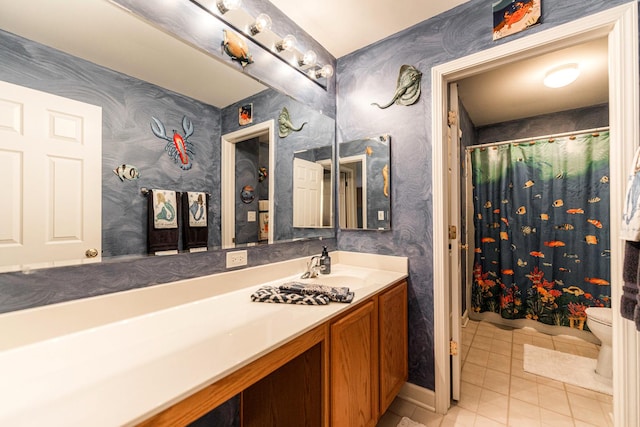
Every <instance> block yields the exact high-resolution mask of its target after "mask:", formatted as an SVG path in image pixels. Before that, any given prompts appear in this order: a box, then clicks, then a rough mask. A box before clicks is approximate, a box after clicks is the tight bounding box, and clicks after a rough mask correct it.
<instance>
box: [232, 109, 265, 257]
mask: <svg viewBox="0 0 640 427" xmlns="http://www.w3.org/2000/svg"><path fill="white" fill-rule="evenodd" d="M274 129H275V122H274V121H273V120H268V121H266V122H263V123H259V124H256V125H253V126H249V127H246V128H243V129H240V130H237V131H235V132H231V133H228V134H225V135H222V137H221V143H222V154H221V160H222V167H221V171H220V183H221V187H222V188H221V210H220V213H221V228H222V247H223V248H225V249H226V248H234V247H235V245H236V200H237V199H238V198H240V194H239V193H238V192H237V191H236V144H238V143H241V142H243V141H247V140H250V139H252V138H259V140H260V141H263V142H265V143H266V144H268V146H269V149H268V152H269V153H268V158H269V160H268V162H269V166H268V169H267V171H268V173H269V174H270V175H271V176H275V174H274V172H275V147H274V145H275V136H274V135H275V133H274V132H275V131H274ZM273 196H274V185H273V180H269V186H268V199H267V203H263V204H266V205H267V206H268V209H266V210H265V209H263V208H262V207H259V211H260V212H259V214H258V215H256V216H255V220H260V218H261V217H262V216H263V215H262V214H263V213H264V212H266V213H267V214H268V221H269V222H270V223H271V224H273V223H274V216H275V215H274V214H275V212H274V203H273ZM252 222H255V221H252ZM256 227H257V226H256ZM273 228H274V227H272V226H271V227H268V228H267V229H265V230H264V231H265V233H264V234H266V236H264V237H265V238H266V239H263V238H260V239H259V240H266V241H268V243H273V236H274V234H273Z"/></svg>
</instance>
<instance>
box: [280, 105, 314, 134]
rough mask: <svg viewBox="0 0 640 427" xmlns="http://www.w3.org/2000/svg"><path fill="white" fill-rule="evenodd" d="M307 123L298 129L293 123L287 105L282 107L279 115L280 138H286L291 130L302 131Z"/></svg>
mask: <svg viewBox="0 0 640 427" xmlns="http://www.w3.org/2000/svg"><path fill="white" fill-rule="evenodd" d="M306 124H307V122H304V123H302V125H301V126H300V127H299V128H297V129H296V128H295V126H293V123H291V117H290V116H289V110H287V107H282V111H281V112H280V115H279V116H278V135H280V138H286V137H287V136H289V134H290V133H291V132H300V131H301V130H302V128H303V127H304V125H306Z"/></svg>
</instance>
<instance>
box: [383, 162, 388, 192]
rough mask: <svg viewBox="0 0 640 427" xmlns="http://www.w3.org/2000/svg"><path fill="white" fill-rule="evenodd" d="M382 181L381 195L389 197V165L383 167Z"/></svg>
mask: <svg viewBox="0 0 640 427" xmlns="http://www.w3.org/2000/svg"><path fill="white" fill-rule="evenodd" d="M382 179H383V180H384V187H383V188H382V193H383V194H384V196H385V197H389V165H384V167H383V168H382Z"/></svg>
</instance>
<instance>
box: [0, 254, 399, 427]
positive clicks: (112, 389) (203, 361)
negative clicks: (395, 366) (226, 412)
mask: <svg viewBox="0 0 640 427" xmlns="http://www.w3.org/2000/svg"><path fill="white" fill-rule="evenodd" d="M331 256H332V259H333V262H334V264H333V266H332V274H330V275H327V276H321V277H320V278H318V279H317V282H318V283H324V284H328V285H331V286H348V287H349V288H351V290H353V291H354V292H355V297H354V300H353V302H352V303H351V304H341V303H334V302H332V303H330V304H329V305H326V306H302V305H289V304H266V303H255V302H251V300H250V295H251V294H252V293H253V292H254V291H255V290H256V289H257V288H258V287H259V286H261V285H279V284H281V283H284V282H285V281H287V280H297V279H299V277H300V274H301V273H302V272H303V271H304V265H305V262H306V261H307V259H306V258H304V259H302V258H301V259H297V260H290V261H285V262H282V263H275V264H270V265H266V266H259V267H252V268H247V269H243V270H236V271H231V272H227V273H221V274H215V275H211V276H206V277H201V278H197V279H190V280H185V281H180V282H174V283H169V284H166V285H158V286H153V287H149V288H144V289H138V290H135V291H129V292H121V293H118V294H114V295H107V296H102V297H96V298H89V299H87V300H78V301H73V302H69V303H63V304H56V305H53V306H45V307H41V308H37V309H31V310H24V311H21V312H14V313H7V314H4V315H0V336H1V337H2V339H1V341H2V342H3V344H2V348H1V349H0V378H2V381H1V382H0V401H2V405H0V425H48V426H53V425H64V426H72V425H79V426H80V425H82V426H84V425H93V426H97V425H105V426H113V425H128V424H135V423H137V422H140V421H142V420H144V419H145V418H147V417H149V416H150V415H152V414H154V413H157V412H159V411H160V410H162V409H165V408H167V407H169V406H171V405H173V404H175V403H177V402H179V401H180V400H182V399H184V398H186V397H187V396H189V395H191V394H193V393H194V392H196V391H198V390H200V389H202V388H204V387H206V386H208V385H209V384H212V383H214V382H216V381H218V380H220V379H221V378H224V377H225V376H227V375H229V374H230V373H232V372H234V371H236V370H238V369H240V368H242V367H244V366H246V365H247V364H249V363H251V362H252V361H254V360H256V359H258V358H260V357H261V356H263V355H265V354H267V353H269V352H270V351H272V350H274V349H276V348H278V347H279V346H281V345H283V344H284V343H286V342H288V341H290V340H292V339H294V338H296V337H298V336H300V335H302V334H304V333H305V332H307V331H309V330H311V329H313V328H314V327H315V326H317V325H320V324H322V323H324V322H326V321H327V320H329V319H330V318H332V317H333V316H335V315H337V314H339V313H341V312H343V311H345V310H347V309H348V308H349V307H350V306H352V304H357V303H358V302H359V301H361V300H363V299H366V298H368V297H370V296H372V295H373V294H375V293H377V292H379V291H380V290H382V289H384V288H385V287H387V286H389V285H391V284H393V283H396V282H398V281H399V280H402V279H403V278H406V277H407V272H408V269H407V259H406V258H404V257H391V256H382V255H371V254H360V253H351V252H334V253H332V254H331ZM261 278H262V279H261ZM132 301H133V302H132ZM5 338H6V339H5Z"/></svg>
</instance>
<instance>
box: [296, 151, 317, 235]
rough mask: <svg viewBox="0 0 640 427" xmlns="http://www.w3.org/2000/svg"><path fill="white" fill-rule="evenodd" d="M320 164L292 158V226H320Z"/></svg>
mask: <svg viewBox="0 0 640 427" xmlns="http://www.w3.org/2000/svg"><path fill="white" fill-rule="evenodd" d="M323 175H324V168H323V167H322V165H319V164H317V163H313V162H310V161H308V160H303V159H297V158H294V159H293V226H294V227H320V226H322V181H323Z"/></svg>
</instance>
